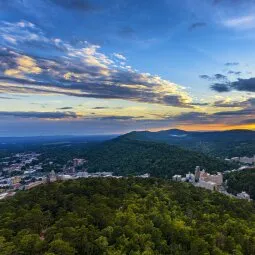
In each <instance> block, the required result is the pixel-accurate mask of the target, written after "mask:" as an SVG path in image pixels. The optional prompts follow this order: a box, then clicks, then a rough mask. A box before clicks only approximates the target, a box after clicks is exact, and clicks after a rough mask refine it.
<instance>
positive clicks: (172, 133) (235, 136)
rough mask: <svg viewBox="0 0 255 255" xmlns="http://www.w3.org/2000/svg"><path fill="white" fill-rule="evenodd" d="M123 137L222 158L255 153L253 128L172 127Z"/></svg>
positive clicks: (131, 133) (132, 133)
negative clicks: (192, 129) (203, 129)
mask: <svg viewBox="0 0 255 255" xmlns="http://www.w3.org/2000/svg"><path fill="white" fill-rule="evenodd" d="M123 137H125V138H129V139H133V140H141V141H154V142H164V143H168V144H172V145H178V146H181V147H183V148H188V149H192V150H196V151H199V152H203V153H206V154H210V155H213V156H218V157H222V158H224V157H234V156H253V155H254V154H255V131H251V130H229V131H215V132H188V131H183V130H179V129H170V130H164V131H159V132H149V131H140V132H130V133H128V134H126V135H124V136H123Z"/></svg>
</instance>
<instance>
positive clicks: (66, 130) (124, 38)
mask: <svg viewBox="0 0 255 255" xmlns="http://www.w3.org/2000/svg"><path fill="white" fill-rule="evenodd" d="M254 11H255V1H254V0H206V1H205V0H204V1H202V0H184V1H167V0H164V1H163V0H162V1H152V0H149V1H133V0H126V1H124V0H123V1H121V0H109V1H99V0H96V1H95V0H94V1H89V0H33V1H31V0H8V1H5V0H0V23H1V26H0V58H1V61H0V117H1V118H0V136H10V135H22V136H24V135H55V134H104V133H105V134H106V133H107V134H108V133H125V132H128V131H132V130H143V129H149V130H159V129H167V128H174V127H178V128H184V129H193V130H218V129H220V130H222V129H230V128H250V129H254V128H255V99H254V92H255V71H254V66H255V64H254V59H255V44H254V42H255V33H254V32H255V14H254V13H255V12H254Z"/></svg>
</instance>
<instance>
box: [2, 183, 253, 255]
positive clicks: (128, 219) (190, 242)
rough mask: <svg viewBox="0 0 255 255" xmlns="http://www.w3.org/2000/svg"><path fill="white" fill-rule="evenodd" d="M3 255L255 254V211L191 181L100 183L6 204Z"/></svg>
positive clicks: (49, 189) (51, 189)
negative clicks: (190, 183)
mask: <svg viewBox="0 0 255 255" xmlns="http://www.w3.org/2000/svg"><path fill="white" fill-rule="evenodd" d="M0 215H1V217H0V254H1V255H21V254H37V255H43V254H44V255H46V254H47V255H52V254H55V255H56V254H63V255H73V254H81V255H82V254H106V255H108V254H109V255H113V254H115V255H125V254H132V255H135V254H143V255H153V254H167V255H169V254H180V255H185V254H189V255H191V254H194V255H197V254H215V255H216V254H217V255H218V254H221V255H227V254H247V255H251V254H255V206H254V203H253V202H251V203H249V202H247V201H241V200H238V199H234V198H230V197H228V196H224V195H222V194H220V193H214V192H210V191H207V190H203V189H199V188H195V187H193V186H191V185H189V184H187V183H172V182H169V181H164V180H162V179H151V178H149V179H142V178H125V179H124V178H121V179H113V178H112V179H111V178H109V179H108V178H97V179H93V178H91V179H79V180H75V181H67V182H56V183H52V184H49V185H45V186H39V187H37V188H35V189H33V190H30V191H25V192H20V193H18V194H16V195H15V196H14V197H12V198H9V199H7V200H4V201H3V200H2V201H0Z"/></svg>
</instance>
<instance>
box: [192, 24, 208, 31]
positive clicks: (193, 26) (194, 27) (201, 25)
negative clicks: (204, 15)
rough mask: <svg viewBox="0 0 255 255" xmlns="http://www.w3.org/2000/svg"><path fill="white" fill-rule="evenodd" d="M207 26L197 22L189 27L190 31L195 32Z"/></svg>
mask: <svg viewBox="0 0 255 255" xmlns="http://www.w3.org/2000/svg"><path fill="white" fill-rule="evenodd" d="M205 26H207V24H206V23H205V22H196V23H193V24H191V25H190V26H189V31H193V30H194V29H197V28H200V27H205Z"/></svg>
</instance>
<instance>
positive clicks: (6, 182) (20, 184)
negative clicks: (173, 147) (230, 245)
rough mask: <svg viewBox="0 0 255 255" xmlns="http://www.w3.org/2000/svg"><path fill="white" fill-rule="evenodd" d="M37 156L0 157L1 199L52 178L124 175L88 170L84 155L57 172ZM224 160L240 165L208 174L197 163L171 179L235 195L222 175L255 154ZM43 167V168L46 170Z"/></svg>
mask: <svg viewBox="0 0 255 255" xmlns="http://www.w3.org/2000/svg"><path fill="white" fill-rule="evenodd" d="M40 156H41V154H39V153H36V152H29V153H24V152H23V153H16V154H14V155H11V156H9V157H4V158H2V159H0V170H1V172H0V199H4V198H7V197H10V196H13V195H15V193H16V192H17V191H19V190H29V189H32V188H34V187H36V186H39V185H41V184H46V183H51V182H55V181H65V180H71V179H77V178H90V177H94V178H97V177H105V178H107V177H112V178H123V176H117V175H114V174H113V172H94V173H89V172H88V171H87V168H86V167H85V163H86V162H87V160H86V159H83V158H73V159H72V160H71V161H68V162H67V163H66V164H65V165H63V166H59V169H60V171H58V172H57V173H56V172H55V171H54V169H53V166H54V163H53V162H51V161H49V162H48V163H47V165H46V166H45V165H44V163H43V162H40ZM225 160H227V161H234V162H238V163H239V165H240V167H239V168H238V169H233V170H226V171H224V172H223V173H220V172H218V173H217V174H209V173H207V172H206V171H205V170H201V169H200V167H199V166H197V167H196V169H195V172H194V174H193V173H188V174H186V176H181V175H174V176H173V177H172V180H174V181H181V182H189V183H191V184H193V185H194V186H196V187H201V188H205V189H208V190H211V191H218V192H221V193H223V194H225V195H228V196H232V197H234V195H232V194H230V193H228V192H227V191H226V187H227V181H223V180H224V178H223V176H224V174H225V173H230V172H235V171H244V170H245V169H248V168H251V167H252V166H254V164H255V156H254V157H252V158H248V157H234V158H231V159H225ZM44 168H46V171H45V170H44ZM136 177H140V178H148V177H150V175H149V174H148V173H146V174H143V175H138V176H136ZM236 197H237V198H241V199H247V200H251V199H250V196H249V194H247V193H246V192H244V191H243V192H241V193H239V194H237V195H236Z"/></svg>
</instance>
